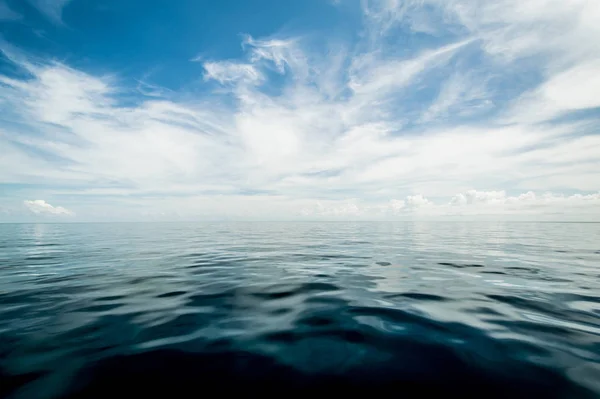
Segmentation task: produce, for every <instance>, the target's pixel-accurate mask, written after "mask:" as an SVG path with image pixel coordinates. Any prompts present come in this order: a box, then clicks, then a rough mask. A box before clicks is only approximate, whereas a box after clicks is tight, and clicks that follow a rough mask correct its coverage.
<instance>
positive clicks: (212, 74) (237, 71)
mask: <svg viewBox="0 0 600 399" xmlns="http://www.w3.org/2000/svg"><path fill="white" fill-rule="evenodd" d="M204 70H205V71H206V73H205V74H204V78H205V79H206V80H210V79H214V80H216V81H218V82H219V83H234V82H240V81H242V82H248V83H259V82H260V81H261V80H262V79H263V77H262V74H261V73H260V72H259V71H258V70H257V69H256V68H255V67H254V66H253V65H252V64H242V63H235V62H227V61H225V62H205V63H204Z"/></svg>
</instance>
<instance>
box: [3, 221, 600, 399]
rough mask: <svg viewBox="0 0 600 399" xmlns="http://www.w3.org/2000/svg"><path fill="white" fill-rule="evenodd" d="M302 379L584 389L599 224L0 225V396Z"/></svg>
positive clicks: (297, 386)
mask: <svg viewBox="0 0 600 399" xmlns="http://www.w3.org/2000/svg"><path fill="white" fill-rule="evenodd" d="M329 388H335V391H328V389H329ZM214 389H216V391H215V390H214ZM384 389H388V390H387V391H384ZM302 390H310V391H312V392H314V394H322V395H325V394H327V395H336V394H340V393H345V392H352V393H354V392H360V391H361V390H364V392H367V393H370V394H374V393H376V392H379V391H381V393H383V394H385V393H387V394H388V395H390V394H391V395H392V396H398V397H422V396H423V395H425V394H434V396H435V395H437V396H439V397H441V396H444V397H447V396H449V395H454V394H456V395H462V397H465V396H467V397H469V396H473V397H482V398H490V397H512V398H514V397H528V398H537V397H540V398H541V397H565V398H579V397H582V398H585V397H596V396H599V395H600V224H592V223H589V224H585V223H582V224H568V223H563V224H559V223H437V224H436V223H214V224H209V223H196V224H194V223H190V224H175V223H173V224H167V223H165V224H12V225H9V224H5V225H0V396H6V395H14V397H19V398H20V397H25V398H29V397H36V398H37V397H39V398H47V397H88V396H99V397H117V396H121V395H125V394H127V395H130V396H131V397H141V396H143V395H157V394H158V395H164V396H165V397H196V396H208V395H220V394H222V393H226V392H228V391H236V392H242V393H246V394H252V393H253V391H257V392H258V391H260V392H271V393H274V394H278V395H282V396H283V395H290V394H295V393H297V392H298V391H302Z"/></svg>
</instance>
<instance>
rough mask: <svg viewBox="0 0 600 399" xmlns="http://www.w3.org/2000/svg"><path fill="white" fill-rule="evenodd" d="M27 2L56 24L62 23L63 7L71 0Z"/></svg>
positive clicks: (32, 0)
mask: <svg viewBox="0 0 600 399" xmlns="http://www.w3.org/2000/svg"><path fill="white" fill-rule="evenodd" d="M29 2H30V3H31V5H32V6H34V7H35V8H37V9H38V11H39V12H40V13H42V14H43V15H44V16H45V17H46V18H48V19H49V20H50V21H51V22H53V23H55V24H56V25H63V24H64V22H63V20H62V14H63V9H64V8H65V7H66V6H67V5H68V4H69V3H70V2H71V0H29Z"/></svg>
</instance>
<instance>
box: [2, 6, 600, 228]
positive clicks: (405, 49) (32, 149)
mask: <svg viewBox="0 0 600 399" xmlns="http://www.w3.org/2000/svg"><path fill="white" fill-rule="evenodd" d="M598 21H600V2H599V1H597V0H528V1H522V0H405V1H401V0H363V1H359V0H303V1H291V0H290V1H279V0H221V1H208V0H172V1H164V0H163V1H160V0H129V1H121V0H90V1H84V0H0V222H23V221H24V222H27V221H65V222H73V221H161V220H165V221H167V220H169V221H170V220H173V221H177V220H407V219H408V220H421V219H423V220H472V219H473V220H488V219H493V220H513V219H514V220H581V221H600V95H599V93H600V23H598Z"/></svg>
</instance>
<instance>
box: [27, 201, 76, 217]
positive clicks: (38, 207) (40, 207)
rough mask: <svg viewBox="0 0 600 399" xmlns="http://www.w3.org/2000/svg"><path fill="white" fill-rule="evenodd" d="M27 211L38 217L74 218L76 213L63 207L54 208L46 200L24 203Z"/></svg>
mask: <svg viewBox="0 0 600 399" xmlns="http://www.w3.org/2000/svg"><path fill="white" fill-rule="evenodd" d="M23 204H24V205H25V207H26V208H27V209H29V210H30V211H31V212H33V213H34V214H36V215H53V216H74V215H75V213H73V212H72V211H70V210H68V209H66V208H63V207H62V206H52V205H50V204H49V203H47V202H46V201H44V200H34V201H29V200H26V201H23Z"/></svg>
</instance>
